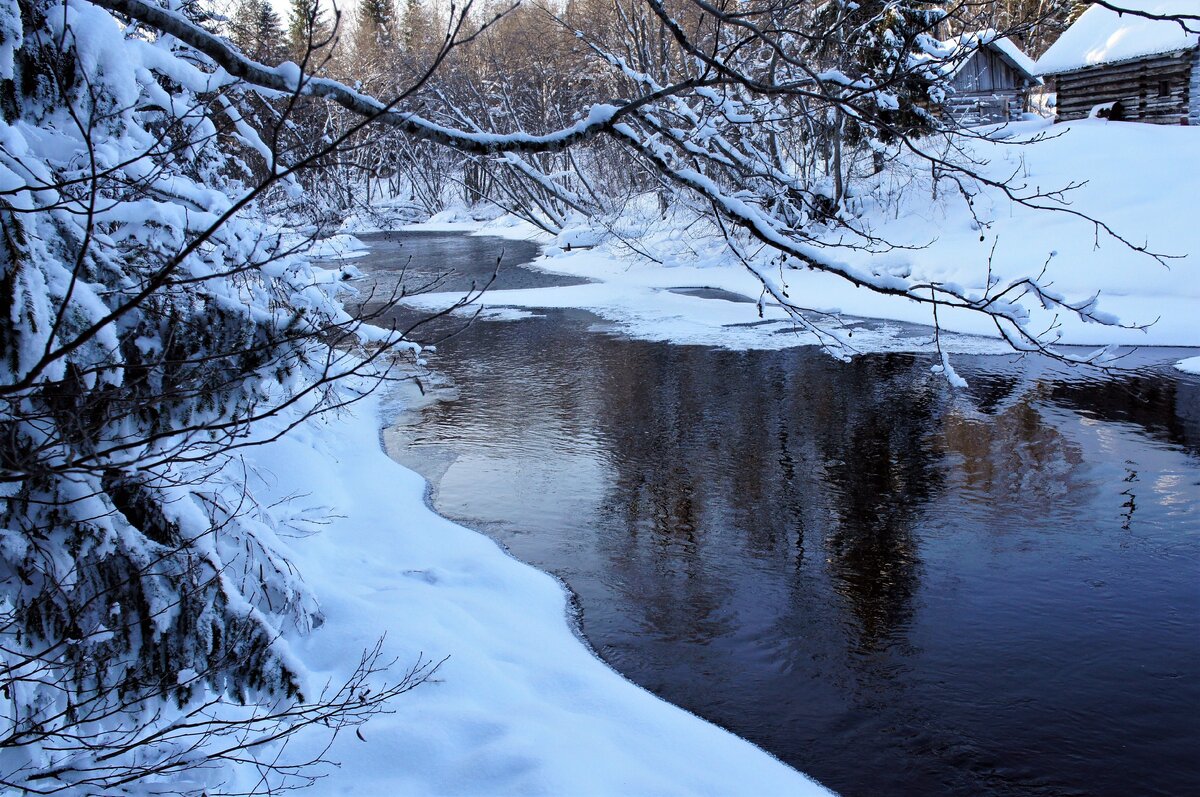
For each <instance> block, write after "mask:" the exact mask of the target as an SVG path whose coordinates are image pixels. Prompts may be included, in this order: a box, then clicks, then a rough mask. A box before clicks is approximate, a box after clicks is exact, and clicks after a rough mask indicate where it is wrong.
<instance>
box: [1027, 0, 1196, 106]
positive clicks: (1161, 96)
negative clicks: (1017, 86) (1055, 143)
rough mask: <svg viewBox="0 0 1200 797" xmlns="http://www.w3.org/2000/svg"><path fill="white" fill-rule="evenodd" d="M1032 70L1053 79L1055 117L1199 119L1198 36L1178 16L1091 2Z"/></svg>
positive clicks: (1181, 1) (1137, 0)
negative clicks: (1167, 17) (1120, 10)
mask: <svg viewBox="0 0 1200 797" xmlns="http://www.w3.org/2000/svg"><path fill="white" fill-rule="evenodd" d="M1121 2H1122V3H1123V4H1125V5H1127V6H1128V7H1130V8H1133V9H1138V10H1142V11H1145V12H1147V13H1149V14H1153V15H1158V16H1164V15H1170V14H1196V13H1197V12H1200V1H1198V0H1121ZM1191 27H1192V28H1193V30H1194V26H1191ZM1035 71H1036V72H1037V74H1038V75H1041V76H1042V77H1044V78H1046V79H1052V80H1053V81H1054V85H1055V89H1056V91H1057V97H1056V104H1057V109H1058V110H1057V120H1058V121H1060V122H1062V121H1068V120H1072V119H1083V118H1086V117H1088V116H1093V115H1094V116H1101V117H1105V118H1109V119H1113V120H1118V119H1119V120H1125V121H1136V122H1150V123H1153V124H1162V125H1179V124H1182V125H1200V34H1197V33H1194V32H1192V31H1191V30H1188V29H1187V28H1186V27H1185V26H1183V25H1180V24H1179V23H1178V22H1176V21H1169V20H1156V19H1148V18H1146V17H1144V16H1137V15H1135V14H1129V13H1124V14H1118V13H1116V12H1114V11H1111V10H1110V9H1108V8H1105V7H1103V6H1096V5H1094V6H1092V7H1091V8H1089V9H1088V10H1087V11H1085V12H1083V14H1082V15H1081V16H1080V17H1079V19H1078V20H1076V21H1075V24H1073V25H1072V26H1071V27H1069V28H1067V30H1066V31H1064V32H1063V34H1062V36H1061V37H1059V39H1058V41H1056V42H1055V43H1054V44H1053V45H1051V47H1050V49H1048V50H1047V51H1046V52H1045V54H1044V55H1042V57H1041V58H1039V59H1038V62H1037V64H1036V66H1035Z"/></svg>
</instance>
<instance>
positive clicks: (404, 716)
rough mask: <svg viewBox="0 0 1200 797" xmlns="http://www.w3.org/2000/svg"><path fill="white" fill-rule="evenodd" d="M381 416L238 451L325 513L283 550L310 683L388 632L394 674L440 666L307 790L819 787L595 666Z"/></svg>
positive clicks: (318, 736) (345, 744)
mask: <svg viewBox="0 0 1200 797" xmlns="http://www.w3.org/2000/svg"><path fill="white" fill-rule="evenodd" d="M381 406H382V402H381V400H380V399H378V398H376V397H372V398H369V399H367V400H365V401H363V402H360V403H359V404H356V405H354V407H353V409H352V411H350V412H347V413H343V414H342V415H340V416H338V417H330V418H326V419H324V420H316V421H310V422H307V423H306V424H304V425H303V426H301V427H300V428H298V429H296V430H295V431H294V432H292V433H290V434H288V435H287V436H285V437H284V438H283V439H281V440H278V441H275V442H272V443H270V444H269V445H267V446H265V447H260V448H253V449H248V451H249V453H248V458H251V459H252V465H253V467H254V473H255V474H256V475H255V476H254V477H253V480H254V482H255V484H253V485H252V486H254V487H256V488H257V489H261V490H262V491H263V492H264V493H265V494H267V495H269V496H270V497H273V498H283V497H285V496H296V495H300V496H303V497H301V498H298V499H294V501H295V504H294V505H298V506H306V507H309V509H308V513H309V514H310V515H313V514H315V515H316V516H318V517H321V518H325V519H327V525H325V526H324V527H323V529H322V530H321V531H320V532H319V533H317V534H315V535H313V536H309V537H306V538H302V539H297V540H294V541H292V543H291V547H292V551H291V553H292V555H293V557H294V558H293V562H294V563H295V564H296V565H297V566H298V567H299V569H300V572H301V573H302V574H303V575H304V577H305V579H306V581H307V583H308V584H309V585H310V586H311V587H312V588H313V590H314V591H315V593H316V594H317V596H318V598H319V599H320V602H321V606H322V611H323V613H324V615H325V620H326V621H325V623H324V624H323V625H322V626H321V627H320V628H318V629H316V630H315V631H313V632H312V634H311V635H310V636H308V637H305V638H300V639H295V640H291V644H292V647H293V649H294V651H295V652H296V653H297V654H298V656H299V657H300V658H301V659H302V660H303V661H304V662H305V663H306V664H307V665H308V667H309V668H310V670H311V673H312V675H311V678H312V683H313V684H314V685H316V686H317V687H318V688H319V686H320V685H321V684H323V683H325V682H326V681H327V680H328V681H331V682H333V683H340V682H342V681H344V680H345V678H346V677H348V675H349V674H350V671H351V670H352V669H353V667H354V665H355V664H357V662H358V657H359V654H360V652H361V651H362V650H363V649H365V648H368V647H370V646H371V645H373V643H374V641H375V640H376V639H378V638H379V637H380V636H382V635H385V634H386V637H387V638H386V643H385V648H386V653H387V655H388V656H389V657H391V656H395V657H397V664H396V665H395V667H396V670H397V675H399V674H401V673H402V672H403V670H404V669H405V668H406V667H407V666H408V665H410V664H412V663H413V662H414V661H416V659H417V657H418V656H420V655H424V657H425V658H426V659H429V658H432V659H434V660H439V659H441V658H443V657H445V656H449V657H450V658H449V659H448V660H447V661H446V662H445V663H444V664H443V665H442V666H441V668H440V669H439V670H438V671H437V673H436V676H435V679H434V680H433V681H432V682H428V683H425V684H423V685H421V686H419V687H418V688H417V689H415V690H414V691H412V692H409V693H407V694H405V695H403V696H401V697H400V698H398V699H397V700H396V701H395V702H394V703H393V704H392V705H391V709H392V710H393V711H394V713H391V714H385V715H381V716H378V717H376V718H374V719H373V720H371V721H370V722H369V723H368V724H366V725H365V726H363V727H362V729H361V731H362V738H361V739H360V738H357V737H356V735H355V734H354V733H353V732H348V733H344V734H343V735H341V736H339V737H338V738H337V740H336V742H335V743H334V745H333V747H332V749H331V750H330V751H329V752H328V753H327V754H326V756H325V757H326V758H328V759H330V760H333V761H337V762H340V764H341V766H340V767H339V768H337V769H335V770H333V771H332V772H331V773H330V774H329V776H328V777H327V778H326V779H323V780H321V781H319V782H318V784H317V785H316V787H314V788H313V789H311V790H310V793H313V794H354V795H389V796H390V795H449V794H454V795H460V794H463V795H465V794H480V795H501V794H564V795H565V794H570V795H588V794H597V795H615V794H638V795H737V794H744V795H770V794H778V795H784V794H786V795H795V796H796V797H807V796H808V795H813V796H814V797H815V796H816V795H828V794H830V792H828V791H827V790H825V789H824V788H822V787H821V786H819V785H818V784H816V783H815V782H813V781H812V780H810V779H808V778H806V777H805V776H804V775H802V774H800V773H799V772H797V771H795V770H794V769H791V768H790V767H788V766H786V765H784V764H782V763H781V762H779V761H778V760H777V759H775V758H773V757H771V756H769V755H768V754H766V753H764V752H763V751H762V750H760V749H759V748H757V747H755V746H754V745H752V744H750V743H749V742H746V741H744V740H742V739H740V738H738V737H736V736H734V735H733V734H731V733H728V732H726V731H724V730H721V729H720V728H717V727H716V726H714V725H711V724H709V723H707V722H705V721H703V720H701V719H699V718H697V717H695V716H694V715H692V714H689V713H687V712H686V711H683V710H682V709H679V708H676V707H674V706H672V705H670V704H668V703H665V702H663V701H661V700H659V699H658V698H656V697H654V696H653V695H651V694H650V693H649V692H647V691H644V690H642V689H641V688H639V687H637V686H635V685H633V684H631V683H630V682H629V681H626V680H625V679H623V678H622V677H621V676H620V675H618V674H617V673H616V672H614V671H613V670H611V669H610V668H609V667H608V666H607V665H605V664H604V663H602V662H601V661H600V660H599V659H598V658H596V657H595V656H594V655H593V654H592V653H591V652H590V651H589V650H588V649H587V648H586V647H585V645H584V644H583V643H582V642H581V641H580V640H579V639H578V638H577V637H576V636H575V634H574V633H573V632H572V630H571V627H570V625H569V623H568V615H567V601H566V594H565V590H564V588H563V587H562V586H561V585H560V584H559V583H558V582H557V581H556V580H555V579H554V578H552V577H551V576H548V575H546V574H545V573H542V572H540V571H538V570H535V569H534V568H532V567H529V566H527V565H524V564H521V563H520V562H518V561H517V560H515V559H513V558H512V557H510V556H509V555H507V554H506V553H505V552H504V551H502V550H501V549H500V547H498V546H497V545H496V544H495V543H494V542H492V541H491V540H489V539H488V538H486V537H484V536H483V535H481V534H479V533H477V532H475V531H471V530H469V529H466V528H464V527H462V526H458V525H456V524H454V523H452V522H450V521H449V520H445V519H444V518H441V517H439V516H438V515H436V514H435V513H434V512H433V511H432V510H430V509H429V508H428V507H427V505H426V503H425V492H426V484H425V482H424V480H423V479H422V478H421V477H420V476H418V475H417V474H415V473H413V472H412V471H409V470H407V469H405V468H403V467H401V466H400V465H398V464H396V463H395V462H393V461H392V460H390V459H389V458H388V457H387V456H385V454H384V453H383V451H382V450H381V447H380V434H379V429H380V426H381V422H380V417H381ZM697 677H701V676H699V675H698V676H697ZM310 690H313V689H312V687H311V686H310ZM318 690H319V689H318ZM318 690H313V691H318ZM305 733H307V734H308V735H301V736H299V737H298V738H297V739H295V740H293V742H292V743H291V744H290V745H289V747H288V749H287V751H286V753H287V754H288V755H289V756H292V757H296V758H299V757H303V756H305V755H308V754H317V753H320V751H321V746H322V745H323V743H324V741H325V740H326V736H325V735H324V734H323V733H321V732H319V731H318V732H315V733H308V731H306V732H305Z"/></svg>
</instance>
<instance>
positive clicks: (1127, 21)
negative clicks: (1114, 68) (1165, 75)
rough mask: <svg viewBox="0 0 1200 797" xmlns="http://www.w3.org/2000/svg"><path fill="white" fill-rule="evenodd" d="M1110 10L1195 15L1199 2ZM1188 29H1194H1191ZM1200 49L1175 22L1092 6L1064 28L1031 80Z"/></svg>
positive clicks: (1129, 3) (1136, 2) (1138, 0)
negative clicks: (1072, 23) (1103, 65)
mask: <svg viewBox="0 0 1200 797" xmlns="http://www.w3.org/2000/svg"><path fill="white" fill-rule="evenodd" d="M1112 2H1113V4H1114V5H1115V4H1117V3H1119V4H1121V5H1122V6H1124V7H1126V8H1129V9H1131V10H1136V11H1144V12H1147V13H1150V14H1157V15H1160V16H1162V15H1167V14H1200V1H1198V0H1112ZM1189 27H1191V28H1192V29H1195V28H1196V27H1198V26H1197V25H1195V24H1191V25H1190V26H1189ZM1197 43H1200V34H1197V33H1189V32H1188V31H1186V30H1184V29H1183V27H1182V26H1181V25H1180V24H1179V23H1178V22H1169V21H1164V20H1156V19H1146V18H1145V17H1139V16H1136V15H1134V14H1118V13H1116V12H1115V11H1110V10H1109V9H1107V8H1105V7H1104V6H1092V7H1091V8H1089V9H1088V10H1087V11H1084V12H1083V14H1082V16H1080V17H1079V19H1078V20H1076V21H1075V24H1074V25H1072V26H1071V27H1069V28H1067V30H1066V31H1065V32H1064V33H1063V35H1062V36H1060V37H1059V38H1058V41H1056V42H1055V43H1054V44H1053V45H1051V47H1050V49H1049V50H1047V51H1046V53H1045V54H1044V55H1043V56H1042V57H1041V58H1039V59H1038V62H1037V65H1036V74H1038V75H1055V74H1059V73H1061V72H1073V71H1075V70H1076V69H1085V68H1087V67H1089V66H1097V65H1099V64H1112V63H1117V62H1120V61H1128V60H1131V59H1134V58H1141V57H1143V56H1147V55H1158V54H1160V53H1169V52H1174V51H1176V50H1187V49H1190V48H1192V47H1195V46H1196V45H1197Z"/></svg>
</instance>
